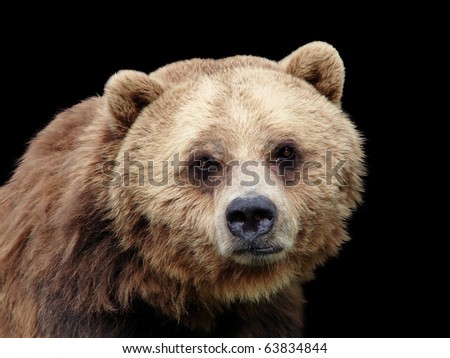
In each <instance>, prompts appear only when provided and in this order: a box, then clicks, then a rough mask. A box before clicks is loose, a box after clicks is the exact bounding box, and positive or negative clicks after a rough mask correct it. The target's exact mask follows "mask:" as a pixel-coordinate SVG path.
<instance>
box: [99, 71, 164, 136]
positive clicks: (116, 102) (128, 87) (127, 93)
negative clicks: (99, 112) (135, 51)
mask: <svg viewBox="0 0 450 358" xmlns="http://www.w3.org/2000/svg"><path fill="white" fill-rule="evenodd" d="M162 91H163V90H162V87H161V85H160V84H158V83H156V82H155V81H153V80H151V79H150V77H149V76H148V75H147V74H145V73H143V72H139V71H132V70H122V71H119V72H117V73H116V74H115V75H113V76H111V78H110V79H109V80H108V82H107V83H106V85H105V97H106V101H107V105H108V110H109V111H110V113H111V114H112V115H113V116H114V118H115V119H116V120H117V121H119V123H120V124H121V125H122V126H123V127H125V128H129V127H130V126H131V125H132V124H133V122H134V120H135V119H136V117H137V116H138V115H139V113H140V112H141V110H142V109H143V108H144V107H146V106H147V105H149V104H150V103H151V102H152V101H154V100H155V99H156V98H158V96H159V95H160V94H161V93H162Z"/></svg>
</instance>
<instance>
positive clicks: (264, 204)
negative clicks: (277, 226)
mask: <svg viewBox="0 0 450 358" xmlns="http://www.w3.org/2000/svg"><path fill="white" fill-rule="evenodd" d="M276 214H277V209H276V207H275V205H274V204H273V203H272V202H271V201H270V200H269V199H268V198H266V197H265V196H262V195H258V196H251V197H239V198H236V199H234V200H233V201H232V202H231V203H230V205H229V206H228V208H227V211H226V219H227V223H228V229H229V230H230V232H231V233H232V234H233V235H234V236H237V237H239V238H241V239H244V240H247V241H252V240H254V239H256V238H258V237H260V236H261V235H264V234H266V233H268V232H269V231H270V230H271V229H272V226H273V223H274V221H275V217H276Z"/></svg>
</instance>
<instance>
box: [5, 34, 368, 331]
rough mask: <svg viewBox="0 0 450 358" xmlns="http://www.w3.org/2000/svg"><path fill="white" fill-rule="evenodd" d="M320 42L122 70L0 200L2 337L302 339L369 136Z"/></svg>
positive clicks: (41, 139) (52, 137)
mask: <svg viewBox="0 0 450 358" xmlns="http://www.w3.org/2000/svg"><path fill="white" fill-rule="evenodd" d="M343 83H344V66H343V63H342V60H341V58H340V57H339V55H338V53H337V51H336V50H335V49H334V48H333V47H332V46H330V45H328V44H326V43H323V42H313V43H310V44H307V45H305V46H303V47H300V48H299V49H298V50H296V51H294V52H293V53H292V54H290V55H289V56H287V57H286V58H284V59H283V60H281V61H279V62H274V61H270V60H268V59H264V58H259V57H253V56H235V57H230V58H225V59H220V60H212V59H192V60H187V61H181V62H177V63H173V64H169V65H167V66H165V67H162V68H160V69H158V70H156V71H155V72H153V73H151V74H149V75H147V74H144V73H141V72H137V71H131V70H124V71H120V72H118V73H117V74H115V75H113V76H112V77H111V78H110V79H109V81H108V82H107V83H106V86H105V91H104V95H103V96H102V97H92V98H90V99H87V100H85V101H83V102H81V103H80V104H77V105H75V106H74V107H72V108H70V109H67V110H65V111H64V112H62V113H60V114H59V115H58V116H56V118H55V119H54V120H53V121H52V122H51V123H50V124H49V125H48V126H47V127H46V128H45V129H43V130H42V131H41V132H40V133H39V134H38V135H37V136H36V137H35V138H34V139H33V140H32V141H31V143H30V145H29V148H28V150H27V152H26V153H25V155H24V156H23V158H22V160H21V162H20V164H19V166H18V168H17V170H16V171H15V173H14V175H13V176H12V178H11V179H10V180H9V182H8V183H7V184H5V185H4V186H3V187H1V188H0V209H1V221H0V336H3V337H6V336H8V337H299V336H301V334H302V326H303V324H302V306H303V305H304V298H303V295H302V288H301V285H302V283H303V282H305V281H307V280H310V279H311V278H312V277H313V273H314V269H315V267H317V266H318V265H320V264H322V263H323V262H324V261H325V260H326V258H327V257H329V256H332V255H335V254H336V253H337V252H338V249H339V247H340V246H341V244H342V243H344V242H345V241H347V240H348V236H347V234H346V229H345V227H346V220H347V219H348V218H349V215H350V214H351V211H352V209H353V208H355V207H356V205H357V204H358V202H359V201H360V196H361V193H362V182H361V177H362V176H363V175H364V163H363V157H364V156H363V151H362V138H361V135H360V134H359V133H358V132H357V130H356V129H355V126H354V125H353V124H352V123H351V121H350V120H349V119H348V117H347V116H346V115H345V114H344V113H343V111H342V110H341V108H340V107H341V106H340V101H341V96H342V90H343Z"/></svg>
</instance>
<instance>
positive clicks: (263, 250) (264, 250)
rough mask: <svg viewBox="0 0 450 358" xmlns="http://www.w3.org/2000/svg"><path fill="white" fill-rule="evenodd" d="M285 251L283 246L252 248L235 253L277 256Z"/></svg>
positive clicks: (241, 249) (238, 250)
mask: <svg viewBox="0 0 450 358" xmlns="http://www.w3.org/2000/svg"><path fill="white" fill-rule="evenodd" d="M282 250H283V247H281V246H264V247H263V246H250V247H246V248H240V249H237V250H235V251H234V253H235V254H238V255H252V256H266V255H272V254H276V253H278V252H280V251H282Z"/></svg>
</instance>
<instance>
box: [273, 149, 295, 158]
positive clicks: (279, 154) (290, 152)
mask: <svg viewBox="0 0 450 358" xmlns="http://www.w3.org/2000/svg"><path fill="white" fill-rule="evenodd" d="M276 159H277V160H278V161H285V160H294V159H295V150H294V148H292V147H290V146H284V147H280V148H278V150H277V151H276Z"/></svg>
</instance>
